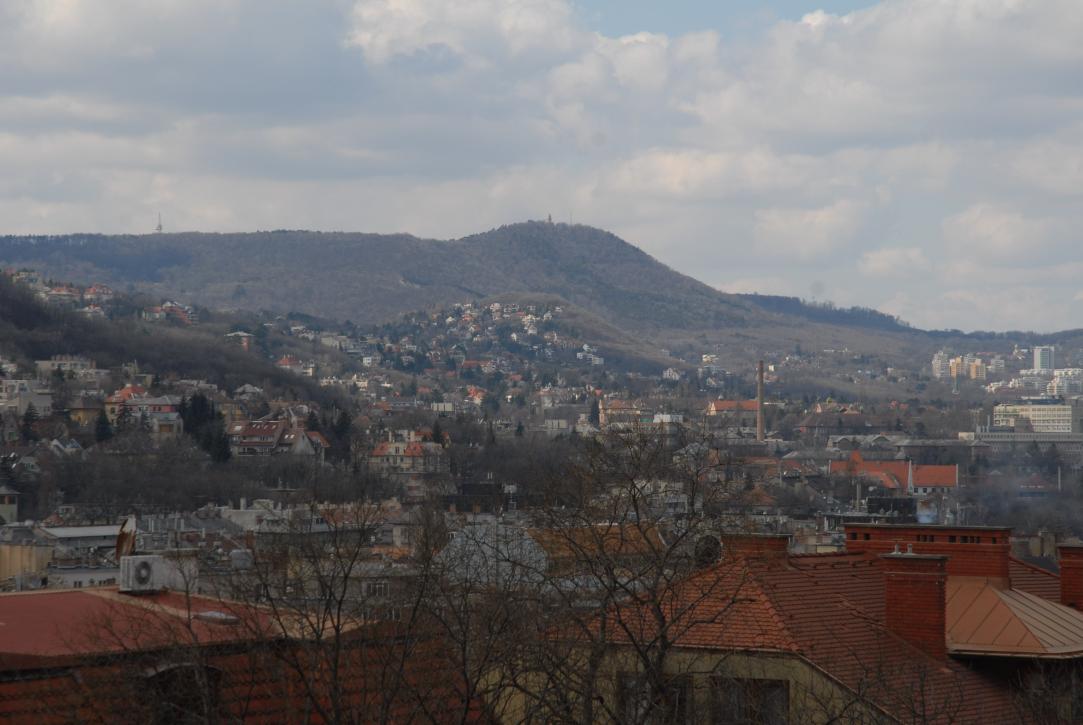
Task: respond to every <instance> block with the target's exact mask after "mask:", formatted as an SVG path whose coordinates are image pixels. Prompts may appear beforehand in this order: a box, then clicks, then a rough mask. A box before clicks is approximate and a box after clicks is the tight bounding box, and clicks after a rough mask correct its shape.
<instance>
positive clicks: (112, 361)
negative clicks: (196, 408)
mask: <svg viewBox="0 0 1083 725" xmlns="http://www.w3.org/2000/svg"><path fill="white" fill-rule="evenodd" d="M0 351H2V352H3V354H4V355H5V356H7V357H9V358H13V359H15V360H16V361H18V362H21V363H22V364H23V365H24V366H26V367H30V366H32V363H33V361H34V360H40V359H46V358H49V357H51V356H53V355H68V354H78V355H84V356H86V357H89V358H91V359H93V360H94V361H95V362H96V363H97V364H98V366H99V367H102V368H117V367H120V366H121V365H123V364H125V363H129V362H133V361H137V362H138V363H139V364H140V366H141V367H142V368H143V369H144V370H146V371H149V372H155V373H158V374H160V375H162V376H163V377H165V376H169V375H175V376H176V377H179V378H194V379H204V380H207V381H209V382H212V383H215V384H216V385H218V386H220V387H222V388H225V389H227V390H233V389H235V388H237V387H239V386H240V385H243V384H244V383H253V384H256V385H259V386H260V387H263V388H264V389H266V390H268V391H271V392H274V393H279V394H282V395H286V396H291V397H292V396H300V397H304V398H305V399H314V400H323V399H326V398H327V397H328V394H327V392H326V391H324V390H322V389H321V388H320V387H319V386H318V385H316V383H315V382H314V381H311V380H308V379H305V378H300V377H298V376H296V375H292V374H290V373H288V372H285V371H283V370H280V369H279V368H277V367H275V366H274V365H272V364H271V363H270V362H268V361H266V360H263V359H261V358H259V357H258V356H256V355H253V354H251V353H246V352H244V351H243V350H241V349H240V347H239V346H236V345H232V344H229V343H227V342H226V341H225V340H224V339H223V338H222V337H220V336H217V335H214V334H211V333H209V332H207V331H198V330H194V329H180V328H169V327H161V326H154V325H149V324H145V323H141V322H137V321H135V320H134V319H131V320H127V319H125V320H91V319H87V318H85V317H83V316H81V315H78V314H76V313H74V312H70V311H66V310H61V309H57V308H54V307H50V306H47V305H45V304H43V303H42V302H40V301H39V300H37V299H36V298H35V297H34V295H33V294H32V293H31V292H30V291H29V290H28V289H26V288H25V287H22V286H20V285H17V284H13V283H11V282H10V281H9V280H8V279H7V278H5V277H0Z"/></svg>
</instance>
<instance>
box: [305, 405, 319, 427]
mask: <svg viewBox="0 0 1083 725" xmlns="http://www.w3.org/2000/svg"><path fill="white" fill-rule="evenodd" d="M305 430H314V431H318V430H320V417H319V416H318V415H316V411H314V410H310V411H309V412H308V420H306V421H305Z"/></svg>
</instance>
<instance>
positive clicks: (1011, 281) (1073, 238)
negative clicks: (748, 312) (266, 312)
mask: <svg viewBox="0 0 1083 725" xmlns="http://www.w3.org/2000/svg"><path fill="white" fill-rule="evenodd" d="M659 7H660V6H659V5H657V4H654V3H646V2H641V3H615V2H607V1H603V0H592V1H591V2H586V1H584V2H572V1H571V0H471V2H468V3H454V4H452V3H446V2H440V1H439V0H404V1H403V2H398V3H393V4H391V3H387V2H383V1H380V0H355V1H353V2H348V1H346V0H335V1H328V2H318V3H304V4H300V5H299V4H296V3H291V2H282V1H280V0H258V1H257V0H235V1H233V2H209V1H204V0H198V1H193V0H161V1H160V2H154V3H147V2H112V3H105V4H99V3H79V2H60V1H55V2H49V1H46V0H41V1H37V2H34V1H22V2H8V3H4V4H3V5H2V6H0V126H2V130H0V164H2V166H3V168H4V169H5V174H4V176H3V179H2V181H0V217H2V218H3V219H4V222H5V224H4V231H5V232H6V233H13V234H40V233H60V232H124V233H145V232H149V231H151V230H152V229H153V227H154V226H155V224H156V221H157V215H158V213H159V212H160V213H161V214H162V216H163V218H164V221H165V228H166V231H183V230H200V231H243V230H256V229H274V228H289V229H315V230H347V231H374V232H393V231H402V232H408V233H412V234H416V235H419V236H426V237H435V238H442V239H443V238H454V237H458V236H462V235H466V234H470V233H475V232H480V231H484V230H485V229H488V228H490V227H494V226H498V225H500V224H504V223H508V222H513V221H519V220H522V219H530V218H533V219H544V218H546V216H547V215H550V214H551V215H552V217H553V218H554V220H557V221H575V222H582V223H586V224H591V225H594V226H597V227H601V228H605V229H608V230H611V231H613V232H614V233H616V234H618V235H620V236H621V237H622V238H624V239H626V240H628V241H629V242H631V243H633V244H635V245H637V246H639V247H641V248H642V249H644V250H646V251H647V252H649V253H650V254H652V255H654V256H655V257H657V258H658V259H659V260H661V261H662V262H664V263H666V264H668V265H670V266H672V267H673V268H675V269H677V270H678V271H681V272H684V273H687V274H691V275H692V276H694V277H696V278H697V279H700V280H701V281H703V282H706V283H707V284H710V285H712V286H714V287H716V288H719V289H722V290H726V291H739V292H748V291H755V292H761V293H768V294H786V295H795V296H799V297H803V298H808V299H816V300H830V301H833V302H835V303H837V304H842V305H863V306H869V307H875V308H877V309H880V310H882V311H885V312H888V313H890V314H894V315H898V316H900V317H901V318H903V319H905V320H907V321H908V322H910V323H912V324H914V325H917V326H921V327H935V328H940V327H958V328H962V329H1035V330H1041V331H1050V330H1055V329H1064V328H1072V327H1077V326H1078V325H1079V323H1078V319H1079V317H1080V313H1081V312H1083V285H1081V284H1080V283H1079V281H1078V280H1079V279H1080V273H1081V271H1083V260H1081V259H1080V255H1079V251H1078V249H1079V245H1078V242H1079V241H1080V239H1079V231H1078V230H1079V229H1080V228H1081V224H1080V222H1081V221H1083V219H1081V215H1083V212H1081V211H1080V210H1081V208H1083V206H1081V205H1080V203H1079V201H1080V194H1081V193H1083V192H1081V189H1083V122H1081V118H1080V108H1081V103H1083V97H1081V94H1083V87H1081V84H1080V78H1081V77H1083V76H1081V74H1080V73H1079V69H1080V67H1081V65H1083V44H1081V43H1080V42H1079V38H1080V37H1083V13H1080V11H1079V7H1078V4H1077V3H1075V2H1073V1H1072V0H1057V1H1050V2H1021V1H1018V0H960V1H959V2H933V1H931V0H905V1H904V0H885V1H884V2H880V3H867V2H865V3H859V2H833V3H826V4H825V3H812V2H808V3H802V2H797V1H795V0H785V1H783V0H777V1H775V2H764V3H759V4H756V5H755V6H754V7H750V8H748V9H743V8H741V7H740V6H739V4H736V3H723V4H719V7H713V6H710V7H708V6H707V4H702V3H692V2H682V3H674V4H667V5H666V10H665V12H662V11H660V10H659Z"/></svg>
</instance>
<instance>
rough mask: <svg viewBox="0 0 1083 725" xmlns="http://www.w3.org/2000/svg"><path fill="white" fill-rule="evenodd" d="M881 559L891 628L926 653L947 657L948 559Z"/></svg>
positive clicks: (901, 556) (930, 556)
mask: <svg viewBox="0 0 1083 725" xmlns="http://www.w3.org/2000/svg"><path fill="white" fill-rule="evenodd" d="M880 560H881V562H882V563H883V571H884V611H885V616H886V619H887V622H886V624H887V628H888V629H889V630H891V631H892V632H894V633H895V634H897V635H898V636H899V637H902V638H903V639H905V640H906V641H907V642H909V643H910V644H912V645H914V646H915V647H917V648H918V649H920V650H922V651H924V652H925V653H927V654H929V655H931V656H933V657H936V658H938V659H941V658H943V657H944V656H945V655H946V654H947V645H946V643H945V637H946V627H945V615H944V608H945V606H946V601H947V595H946V591H947V582H948V574H947V561H948V557H946V556H938V555H933V554H913V553H908V554H895V553H892V554H884V555H883V556H881V557H880Z"/></svg>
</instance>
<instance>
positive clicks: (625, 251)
mask: <svg viewBox="0 0 1083 725" xmlns="http://www.w3.org/2000/svg"><path fill="white" fill-rule="evenodd" d="M0 261H2V262H3V263H6V264H8V265H17V266H27V267H32V268H35V269H38V270H40V271H42V272H45V273H47V274H50V275H52V276H54V277H56V278H58V279H71V280H76V281H81V282H92V281H97V282H105V283H107V284H111V285H113V286H114V287H117V288H119V289H139V290H141V291H145V292H147V293H150V294H152V295H160V296H171V297H177V298H178V299H179V300H180V301H182V302H189V303H193V304H198V305H201V306H204V307H208V308H212V309H235V310H251V311H258V310H267V311H272V312H278V313H283V312H303V313H308V314H312V315H318V316H320V317H324V318H330V319H337V320H350V321H352V322H354V323H357V324H362V325H373V324H379V323H382V322H385V321H388V320H392V319H395V318H397V317H398V316H400V315H402V314H404V313H407V312H410V311H413V310H418V309H425V308H432V307H440V306H444V305H448V304H453V303H456V302H462V301H466V300H481V299H486V298H493V297H497V296H500V295H508V294H512V295H514V294H542V295H552V296H556V297H559V298H561V299H565V300H568V301H569V302H570V303H572V304H574V305H576V306H577V307H579V308H582V309H583V310H584V311H586V312H588V313H590V314H591V315H593V316H595V317H596V318H597V319H598V320H600V321H604V322H605V323H606V324H607V325H610V326H613V327H615V328H617V329H619V330H620V331H621V332H622V333H623V336H625V337H629V338H632V339H634V340H637V341H641V342H642V343H643V345H644V352H645V351H646V350H647V349H648V348H649V349H651V350H657V348H658V347H660V346H666V347H670V348H682V349H683V348H686V347H687V348H689V349H691V348H695V349H706V348H712V347H714V348H717V349H718V351H719V352H720V353H721V354H723V356H724V357H727V358H730V359H741V360H747V359H748V358H750V357H752V356H755V355H757V354H761V352H762V351H763V350H775V351H786V350H790V349H793V348H794V347H795V346H802V347H806V348H815V347H819V346H822V347H830V348H840V349H842V348H845V349H851V350H855V351H873V352H877V353H881V354H884V355H886V356H888V357H890V356H892V355H914V354H918V355H924V354H925V353H926V350H927V349H929V348H930V347H931V346H933V345H935V344H936V342H937V341H936V340H934V339H933V338H932V337H930V336H928V335H925V334H924V333H921V332H920V331H917V330H913V329H911V328H910V327H908V326H907V325H906V324H905V323H902V322H901V321H899V320H897V319H896V318H894V317H891V316H890V315H885V314H882V313H879V312H876V311H875V310H869V309H865V308H851V309H840V308H835V307H833V306H831V305H829V304H809V303H806V302H804V301H802V300H799V299H796V298H792V297H779V296H772V295H734V294H727V293H723V292H720V291H718V290H716V289H714V288H712V287H709V286H707V285H705V284H703V283H701V282H699V281H697V280H695V279H692V278H691V277H688V276H686V275H683V274H680V273H678V272H676V271H674V270H672V269H670V268H669V267H667V266H665V265H664V264H662V263H660V262H658V261H657V260H656V259H654V258H653V257H651V256H650V255H648V254H646V253H645V252H643V251H642V250H640V249H638V248H636V247H635V246H633V245H631V244H628V243H627V242H625V241H623V240H621V239H619V238H618V237H616V236H614V235H613V234H610V233H608V232H605V231H602V230H599V229H594V228H592V227H587V226H577V225H567V224H550V223H547V222H525V223H521V224H512V225H508V226H504V227H500V228H498V229H493V230H491V231H488V232H484V233H482V234H476V235H473V236H469V237H465V238H462V239H458V240H452V241H439V240H431V239H419V238H417V237H413V236H409V235H405V234H398V235H378V234H358V233H338V232H335V233H322V232H307V231H271V232H255V233H247V234H204V233H179V234H153V235H141V236H131V235H129V236H123V235H121V236H106V235H91V234H80V235H65V236H51V237H3V238H0ZM648 342H649V344H648Z"/></svg>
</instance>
